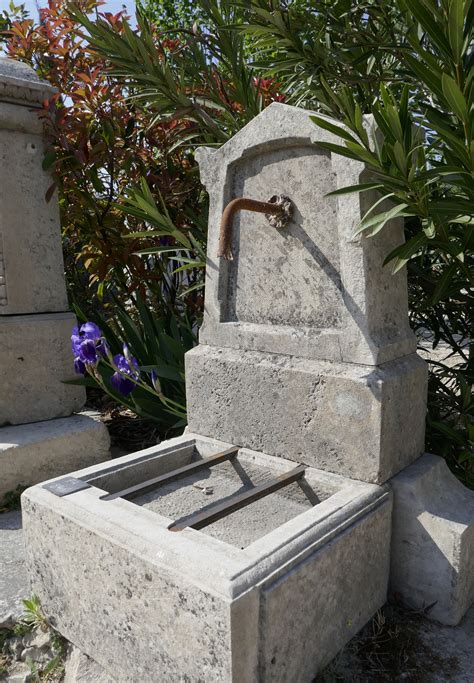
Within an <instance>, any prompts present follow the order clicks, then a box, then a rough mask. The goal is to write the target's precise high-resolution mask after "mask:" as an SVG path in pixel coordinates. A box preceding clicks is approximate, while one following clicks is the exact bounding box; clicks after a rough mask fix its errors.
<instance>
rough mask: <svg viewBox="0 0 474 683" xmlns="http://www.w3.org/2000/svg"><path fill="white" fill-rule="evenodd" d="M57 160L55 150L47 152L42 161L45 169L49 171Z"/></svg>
mask: <svg viewBox="0 0 474 683" xmlns="http://www.w3.org/2000/svg"><path fill="white" fill-rule="evenodd" d="M55 161H56V152H54V151H53V150H50V151H49V152H46V154H45V155H44V159H43V162H42V167H43V171H49V169H50V168H51V166H52V165H53V164H54V162H55Z"/></svg>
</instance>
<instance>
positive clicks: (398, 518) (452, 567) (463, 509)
mask: <svg viewBox="0 0 474 683" xmlns="http://www.w3.org/2000/svg"><path fill="white" fill-rule="evenodd" d="M390 484H391V487H392V489H393V493H394V510H393V533H392V567H391V575H390V584H391V590H392V591H394V592H397V593H399V594H400V595H401V596H402V597H403V598H404V599H405V600H406V602H407V603H408V604H409V605H411V606H413V607H415V608H416V609H420V610H423V609H427V608H429V609H428V610H427V616H428V617H430V618H432V619H435V620H436V621H439V622H441V623H442V624H448V625H453V626H454V625H456V624H458V623H459V622H460V620H461V619H462V617H463V616H464V614H465V613H466V612H467V610H468V609H469V607H470V606H471V605H472V604H473V602H474V492H473V491H470V490H469V489H467V488H465V487H464V486H463V485H462V484H461V483H460V482H459V480H458V479H456V477H455V476H454V475H453V474H452V473H451V472H450V471H449V469H448V467H447V465H446V462H445V461H444V460H443V459H442V458H440V457H438V456H436V455H431V454H428V453H426V454H425V455H423V456H422V457H421V458H420V459H419V460H417V462H415V463H414V464H413V465H411V467H408V468H407V469H406V470H404V471H403V472H401V473H400V474H398V475H397V476H396V477H394V478H393V479H392V480H391V481H390Z"/></svg>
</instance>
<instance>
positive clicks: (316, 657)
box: [23, 104, 474, 683]
mask: <svg viewBox="0 0 474 683" xmlns="http://www.w3.org/2000/svg"><path fill="white" fill-rule="evenodd" d="M366 125H367V126H368V128H370V127H371V125H372V123H371V121H370V120H369V119H367V121H366ZM320 141H330V142H338V140H337V138H336V137H335V136H333V135H332V134H330V133H328V132H325V131H323V130H321V129H319V128H317V127H316V126H315V125H314V124H312V123H311V121H310V119H309V113H308V112H307V111H303V110H300V109H297V108H293V107H289V106H286V105H283V104H273V105H271V106H270V107H268V108H267V109H266V110H265V111H264V112H263V113H262V114H260V115H259V116H258V117H257V118H256V119H254V120H253V121H252V122H251V123H250V124H248V125H247V126H246V127H245V128H244V129H243V130H242V131H240V132H239V133H238V134H237V135H236V136H235V137H234V138H232V139H231V140H230V141H229V142H228V143H226V144H225V145H224V146H223V147H222V148H220V149H219V150H210V149H205V148H204V149H200V150H199V151H198V161H199V165H200V169H201V177H202V180H203V182H204V184H205V185H206V187H207V190H208V192H209V196H210V218H209V247H208V262H207V271H206V299H205V316H204V324H203V327H202V329H201V332H200V344H199V346H197V347H196V348H195V349H193V350H192V351H191V352H189V353H188V354H187V357H186V378H187V400H188V414H189V426H188V429H187V431H186V432H185V434H184V435H183V436H181V437H179V438H176V439H172V440H170V441H167V442H164V443H162V444H160V445H159V446H156V447H153V448H150V449H147V450H144V451H141V452H138V453H133V454H131V455H129V456H125V457H123V458H119V459H117V460H115V461H114V462H113V463H107V464H102V465H96V466H92V467H89V468H87V469H83V470H80V471H76V472H73V473H72V474H71V475H69V476H67V477H60V478H56V479H54V480H51V481H49V482H47V483H45V484H42V485H39V486H35V487H33V488H31V489H29V490H28V491H27V492H25V494H24V495H23V510H24V517H25V534H26V542H27V549H28V563H29V571H30V576H31V584H32V590H33V591H34V592H35V593H36V594H37V595H38V596H39V597H40V599H41V603H42V605H43V609H44V611H45V614H46V616H47V618H48V619H49V620H50V621H51V623H52V624H53V625H54V626H55V627H56V628H57V629H58V630H59V631H60V632H61V633H62V634H63V635H64V636H65V637H66V638H68V639H69V640H71V641H72V642H73V643H74V644H75V645H76V646H78V647H79V648H81V649H82V650H83V651H85V652H86V653H87V654H88V655H90V656H92V657H93V658H94V659H95V660H96V661H97V662H99V663H100V664H101V665H102V666H103V667H104V668H105V669H106V670H107V672H108V673H109V674H110V675H111V676H112V677H113V678H114V679H115V680H117V681H133V682H137V683H138V682H140V683H143V682H144V681H156V680H166V681H178V680H187V681H203V680H205V681H235V682H238V683H244V682H251V681H272V682H274V681H311V680H312V679H313V678H314V676H315V675H316V674H317V673H318V671H320V670H321V669H322V668H323V667H324V666H325V665H326V664H327V663H328V662H329V661H330V660H331V658H333V657H334V656H335V655H336V654H337V652H338V651H339V650H340V649H341V648H342V647H343V646H344V645H345V644H346V643H347V642H348V641H349V640H350V638H351V637H352V636H354V635H355V633H357V631H358V630H359V629H360V628H361V627H362V626H363V625H364V624H365V623H366V622H367V621H368V620H369V619H370V618H371V617H372V615H373V614H374V613H375V612H376V610H378V609H379V608H380V607H381V606H382V605H383V603H384V602H385V600H386V597H387V590H388V587H389V582H391V588H392V589H393V590H395V591H397V592H399V593H401V594H402V596H403V597H404V598H405V599H406V600H407V602H409V603H410V604H412V605H413V606H416V607H420V608H421V607H423V606H425V607H426V606H427V605H429V604H432V603H434V606H433V605H432V612H431V614H432V616H433V617H434V618H437V619H439V620H441V621H444V622H445V623H455V622H456V621H457V620H459V619H460V618H461V616H462V614H463V613H464V612H465V611H466V609H467V608H468V606H469V604H470V603H471V602H472V600H473V597H474V586H473V582H472V575H473V572H472V569H473V563H474V523H473V520H474V498H473V495H472V494H471V493H470V492H468V491H466V490H465V489H463V487H461V485H460V484H458V483H457V482H454V480H453V479H452V478H450V476H451V475H449V473H448V472H447V470H446V466H445V465H444V461H442V460H441V459H440V458H437V457H436V456H431V455H423V447H424V420H425V411H426V378H427V372H426V364H425V362H424V361H423V360H421V358H419V357H418V356H417V354H416V340H415V338H414V335H413V333H412V332H411V330H410V327H409V324H408V313H407V286H406V274H405V273H404V272H403V271H401V272H398V273H397V274H396V275H392V274H391V272H390V270H389V269H387V268H385V267H383V261H384V258H385V256H386V255H387V254H388V253H389V252H390V251H391V250H392V249H393V248H394V247H396V246H397V245H398V244H400V243H401V242H402V241H403V225H402V223H401V222H399V221H397V220H395V221H392V222H391V224H389V225H387V226H386V228H385V229H384V230H383V231H382V232H381V233H379V234H377V235H376V236H375V237H373V238H370V239H369V238H366V237H364V236H358V237H354V233H355V231H356V229H357V227H358V224H359V222H360V220H361V217H362V216H363V215H364V213H365V211H366V210H367V208H368V207H369V206H370V203H371V202H373V201H374V196H370V195H369V194H363V195H360V196H358V195H340V196H337V197H334V196H333V197H328V196H327V194H328V193H329V192H331V191H332V190H336V189H338V188H340V187H344V186H346V185H351V184H354V183H358V182H360V179H361V177H362V178H363V177H364V173H365V169H364V167H363V165H361V164H360V163H358V162H356V161H351V160H347V159H342V158H341V157H339V156H337V155H332V154H329V153H328V152H326V151H324V150H323V149H322V148H321V147H319V146H318V142H320ZM218 252H220V253H221V254H223V255H224V256H225V257H226V258H219V257H218V256H217V254H218ZM459 491H461V494H462V496H463V498H462V504H460V503H459V500H460V498H459V496H461V494H460V493H459Z"/></svg>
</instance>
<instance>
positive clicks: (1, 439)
mask: <svg viewBox="0 0 474 683" xmlns="http://www.w3.org/2000/svg"><path fill="white" fill-rule="evenodd" d="M109 446H110V437H109V434H108V431H107V428H106V427H105V425H104V424H103V423H102V422H100V421H98V420H97V419H94V418H93V417H91V416H89V415H87V414H80V415H72V416H71V417H66V418H60V419H57V420H47V421H45V422H35V423H32V424H26V425H19V426H15V427H3V428H2V429H0V472H1V478H0V500H1V499H2V498H3V496H4V495H5V493H7V492H8V491H12V490H14V489H15V488H16V487H17V486H18V485H19V484H22V485H23V486H29V485H31V484H36V483H38V482H41V481H44V480H45V479H50V478H51V477H57V476H59V475H60V474H65V473H67V472H69V471H70V470H71V468H73V467H84V466H87V465H91V464H95V463H98V462H102V461H104V460H107V459H108V458H109Z"/></svg>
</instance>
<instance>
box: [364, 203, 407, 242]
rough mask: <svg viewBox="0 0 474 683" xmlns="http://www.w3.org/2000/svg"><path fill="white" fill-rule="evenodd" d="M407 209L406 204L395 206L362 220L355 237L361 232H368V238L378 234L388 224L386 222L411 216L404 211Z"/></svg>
mask: <svg viewBox="0 0 474 683" xmlns="http://www.w3.org/2000/svg"><path fill="white" fill-rule="evenodd" d="M407 207H408V204H397V206H394V207H393V209H390V211H384V212H383V213H379V214H377V215H376V216H372V217H371V218H369V219H368V220H366V219H365V218H364V220H363V221H362V223H361V224H360V226H359V228H358V229H357V231H356V232H355V235H358V234H360V233H361V232H365V231H368V232H367V234H368V236H369V237H373V236H374V235H376V234H377V233H378V232H380V230H381V229H382V228H383V227H384V225H385V224H386V223H388V221H390V220H392V219H393V218H397V217H399V216H410V215H412V214H411V213H408V212H406V211H405V209H406V208H407ZM369 228H370V230H369Z"/></svg>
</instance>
